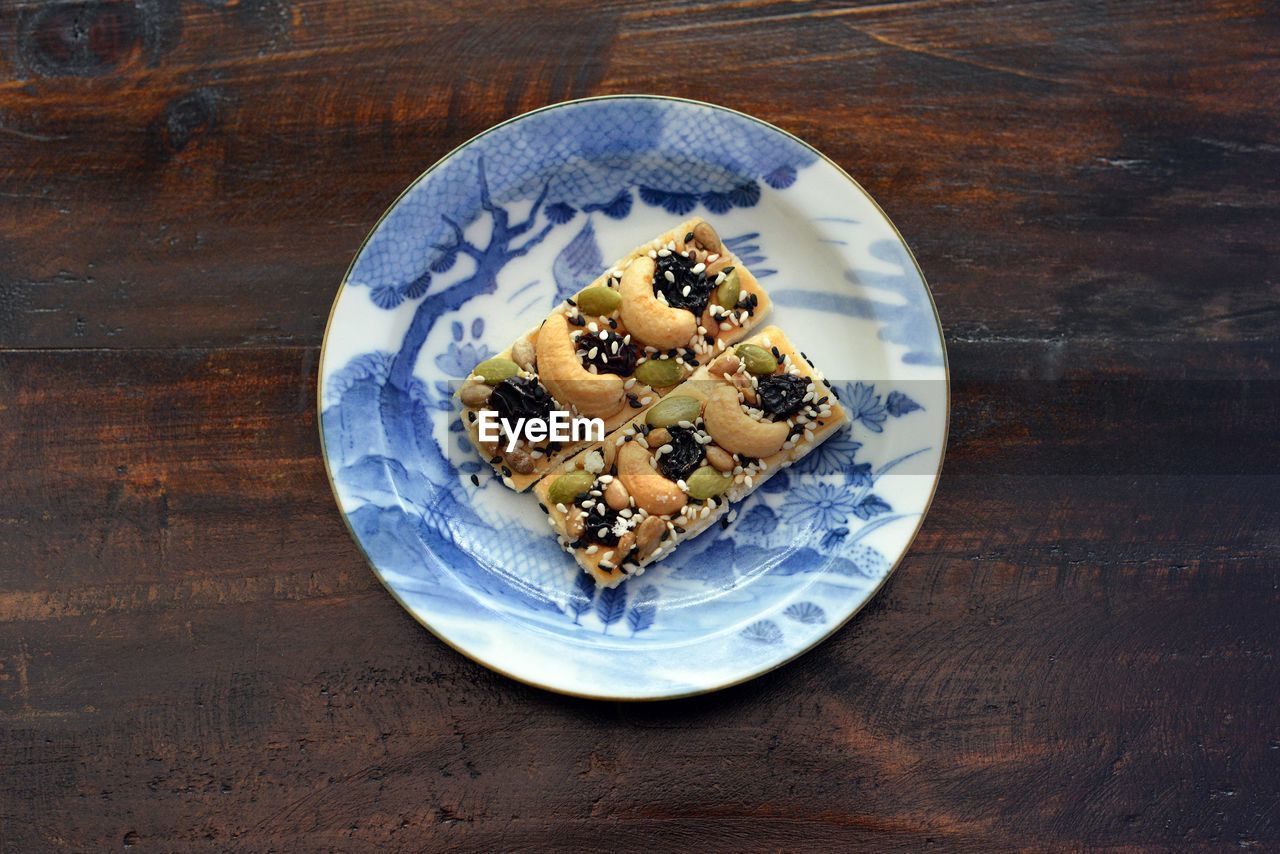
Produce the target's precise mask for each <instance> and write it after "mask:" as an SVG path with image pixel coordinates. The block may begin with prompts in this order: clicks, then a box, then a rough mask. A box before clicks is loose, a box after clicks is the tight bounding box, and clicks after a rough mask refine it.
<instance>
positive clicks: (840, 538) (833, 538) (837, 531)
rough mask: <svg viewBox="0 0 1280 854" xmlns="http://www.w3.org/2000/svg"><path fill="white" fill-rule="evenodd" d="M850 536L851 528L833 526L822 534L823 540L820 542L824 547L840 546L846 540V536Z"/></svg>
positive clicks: (833, 547)
mask: <svg viewBox="0 0 1280 854" xmlns="http://www.w3.org/2000/svg"><path fill="white" fill-rule="evenodd" d="M847 536H849V529H848V528H845V527H840V528H833V529H831V530H830V531H827V532H826V533H825V534H823V535H822V542H821V543H819V545H821V546H822V547H823V548H824V549H828V550H830V549H835V548H839V546H840V544H841V543H843V542H844V540H845V537H847Z"/></svg>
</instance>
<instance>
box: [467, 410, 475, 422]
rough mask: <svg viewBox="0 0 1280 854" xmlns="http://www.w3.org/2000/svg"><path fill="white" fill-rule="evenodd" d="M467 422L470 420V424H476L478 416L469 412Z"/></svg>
mask: <svg viewBox="0 0 1280 854" xmlns="http://www.w3.org/2000/svg"><path fill="white" fill-rule="evenodd" d="M467 420H468V421H470V422H472V423H475V420H476V414H475V413H474V412H472V411H470V410H467Z"/></svg>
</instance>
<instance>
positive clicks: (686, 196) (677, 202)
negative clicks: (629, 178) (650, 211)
mask: <svg viewBox="0 0 1280 854" xmlns="http://www.w3.org/2000/svg"><path fill="white" fill-rule="evenodd" d="M640 198H641V199H643V200H644V202H645V204H649V205H654V206H657V207H661V208H662V209H663V210H664V211H666V212H667V213H671V214H677V215H681V214H687V213H689V211H691V210H693V209H694V208H695V207H697V206H698V197H697V196H695V195H694V194H693V193H669V192H667V191H666V190H656V189H654V188H653V187H641V188H640Z"/></svg>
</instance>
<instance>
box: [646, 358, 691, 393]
mask: <svg viewBox="0 0 1280 854" xmlns="http://www.w3.org/2000/svg"><path fill="white" fill-rule="evenodd" d="M683 375H684V371H682V370H680V366H679V365H677V364H676V362H675V360H674V359H650V360H649V361H647V362H645V363H644V364H643V365H641V366H640V367H638V368H636V374H635V376H636V379H638V380H639V381H640V382H642V383H644V384H645V385H647V386H649V387H650V388H669V387H670V386H673V385H675V384H676V383H678V382H680V379H681V377H682V376H683Z"/></svg>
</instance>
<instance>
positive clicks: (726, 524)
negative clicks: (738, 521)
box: [720, 516, 729, 531]
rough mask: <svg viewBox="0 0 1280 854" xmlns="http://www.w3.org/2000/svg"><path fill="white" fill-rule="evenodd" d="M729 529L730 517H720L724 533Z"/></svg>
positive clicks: (721, 528)
mask: <svg viewBox="0 0 1280 854" xmlns="http://www.w3.org/2000/svg"><path fill="white" fill-rule="evenodd" d="M728 527H729V517H728V516H721V517H720V530H722V531H724V530H727V529H728Z"/></svg>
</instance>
